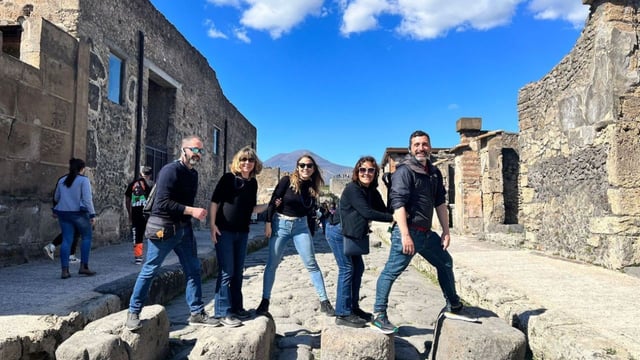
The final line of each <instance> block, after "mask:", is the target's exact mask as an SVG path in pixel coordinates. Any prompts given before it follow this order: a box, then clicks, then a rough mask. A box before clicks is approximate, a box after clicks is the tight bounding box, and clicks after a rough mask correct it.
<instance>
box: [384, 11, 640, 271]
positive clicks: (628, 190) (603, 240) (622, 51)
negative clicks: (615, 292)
mask: <svg viewBox="0 0 640 360" xmlns="http://www.w3.org/2000/svg"><path fill="white" fill-rule="evenodd" d="M583 3H585V4H587V5H590V7H591V8H590V15H589V17H588V19H587V22H586V25H585V28H584V30H583V31H582V34H581V36H580V38H579V39H578V41H577V42H576V44H575V46H574V48H573V49H572V50H571V52H570V53H569V54H568V55H567V56H566V57H565V58H564V59H563V60H562V61H561V62H560V63H559V64H558V65H557V66H556V67H555V68H553V69H552V70H551V71H550V73H549V74H547V75H546V76H545V77H544V78H542V79H541V80H539V81H537V82H534V83H531V84H528V85H526V86H525V87H523V88H522V89H521V90H520V93H519V98H518V112H519V127H520V132H519V134H509V133H505V132H503V131H486V130H481V119H479V118H462V119H460V120H458V122H457V125H456V126H457V129H456V130H457V131H458V132H459V133H460V144H458V145H456V146H455V147H453V148H451V149H447V150H445V151H444V152H445V153H447V154H450V155H452V158H446V157H442V156H439V157H436V158H434V159H433V160H434V164H436V165H437V166H438V167H439V169H440V170H441V171H442V173H443V175H444V177H445V182H446V183H447V186H448V188H449V197H448V200H449V203H450V211H451V213H452V214H451V224H452V225H453V231H454V232H456V233H463V234H477V235H480V236H481V237H484V238H486V239H489V240H492V241H498V242H501V243H503V244H508V245H511V246H517V247H523V248H530V249H535V250H540V251H543V252H545V253H548V254H552V255H559V256H562V257H564V258H567V259H576V260H579V261H584V262H587V263H591V264H596V265H600V266H603V267H606V268H610V269H623V268H625V267H628V266H637V265H638V264H640V201H638V199H640V166H639V164H640V122H639V121H638V119H639V118H640V86H639V85H638V84H640V71H639V69H640V60H639V59H640V56H639V54H638V51H639V49H640V46H639V43H638V36H637V34H638V32H639V29H638V26H639V25H638V24H640V15H639V12H638V8H639V5H640V1H595V0H583ZM406 152H407V151H406V149H404V148H388V149H387V152H386V153H385V155H384V160H383V163H382V165H383V166H385V169H384V170H386V171H389V170H393V169H392V168H393V164H394V159H395V158H397V157H400V156H402V155H404V154H406ZM441 152H442V151H440V153H441ZM381 190H383V188H381ZM434 225H436V224H434Z"/></svg>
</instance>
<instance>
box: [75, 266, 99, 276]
mask: <svg viewBox="0 0 640 360" xmlns="http://www.w3.org/2000/svg"><path fill="white" fill-rule="evenodd" d="M78 274H80V275H87V276H93V275H95V274H96V272H95V271H91V270H89V265H87V264H80V270H78Z"/></svg>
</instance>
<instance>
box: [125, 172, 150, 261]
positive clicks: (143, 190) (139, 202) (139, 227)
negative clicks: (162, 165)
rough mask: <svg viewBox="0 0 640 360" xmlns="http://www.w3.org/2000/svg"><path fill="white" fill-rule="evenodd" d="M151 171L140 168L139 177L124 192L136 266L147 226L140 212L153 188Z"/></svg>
mask: <svg viewBox="0 0 640 360" xmlns="http://www.w3.org/2000/svg"><path fill="white" fill-rule="evenodd" d="M151 170H152V169H151V168H150V167H148V166H140V175H139V177H138V178H137V179H135V180H133V181H132V182H131V183H129V185H127V189H126V190H125V191H124V206H125V207H126V208H127V214H128V215H129V225H130V226H131V236H132V237H133V261H134V262H135V263H136V264H138V265H140V264H142V253H143V252H142V251H143V244H144V228H145V227H146V225H147V219H145V217H144V214H143V213H142V210H143V209H144V206H145V205H146V204H147V199H149V194H150V193H151V187H152V186H153V182H152V181H151V174H152V172H151Z"/></svg>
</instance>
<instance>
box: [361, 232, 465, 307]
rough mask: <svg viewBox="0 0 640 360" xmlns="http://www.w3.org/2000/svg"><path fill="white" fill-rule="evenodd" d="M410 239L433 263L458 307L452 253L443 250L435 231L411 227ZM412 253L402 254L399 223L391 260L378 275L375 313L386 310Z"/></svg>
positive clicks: (446, 295) (393, 234) (447, 294)
mask: <svg viewBox="0 0 640 360" xmlns="http://www.w3.org/2000/svg"><path fill="white" fill-rule="evenodd" d="M409 233H410V234H411V238H412V239H413V243H414V246H415V249H416V252H415V253H416V254H420V255H421V256H422V257H423V258H425V259H426V260H427V261H428V262H429V263H430V264H431V265H433V266H434V267H435V268H436V270H437V273H438V283H439V284H440V289H441V290H442V293H443V294H444V298H445V300H446V302H447V304H448V305H453V306H457V305H458V304H460V298H459V297H458V294H456V284H455V278H454V276H453V260H452V259H451V255H449V252H447V251H446V250H444V249H442V243H441V241H442V240H441V238H440V236H439V235H438V234H436V233H434V232H433V231H429V232H424V231H417V230H412V229H409ZM412 258H413V255H405V254H403V253H402V236H401V235H400V229H398V226H394V228H393V231H392V232H391V249H390V250H389V259H388V260H387V263H386V264H385V266H384V269H383V270H382V273H380V277H378V282H377V284H376V302H375V305H374V306H373V311H374V312H377V313H379V312H386V311H387V305H388V302H389V293H390V292H391V286H392V285H393V282H394V281H395V280H396V279H397V278H398V276H400V274H402V272H403V271H404V270H405V269H406V268H407V266H408V265H409V263H410V262H411V259H412Z"/></svg>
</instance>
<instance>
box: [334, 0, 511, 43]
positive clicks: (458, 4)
mask: <svg viewBox="0 0 640 360" xmlns="http://www.w3.org/2000/svg"><path fill="white" fill-rule="evenodd" d="M522 1H524V0H493V1H490V0H476V1H469V0H447V1H443V0H341V4H342V6H344V16H343V19H342V20H343V23H342V26H341V32H342V34H343V35H348V34H350V33H352V32H361V31H366V30H370V29H373V28H375V27H376V26H377V24H378V18H379V17H380V16H382V15H392V16H397V17H399V18H400V24H399V25H398V26H397V27H396V29H395V30H396V32H398V33H400V34H402V35H404V36H408V37H411V38H415V39H432V38H436V37H439V36H444V35H445V34H446V33H447V32H448V31H450V30H452V29H457V30H464V29H467V28H473V29H478V30H487V29H490V28H493V27H496V26H500V25H504V24H507V23H509V22H510V21H511V18H512V17H513V14H514V13H515V10H516V7H517V5H518V3H519V2H522Z"/></svg>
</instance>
